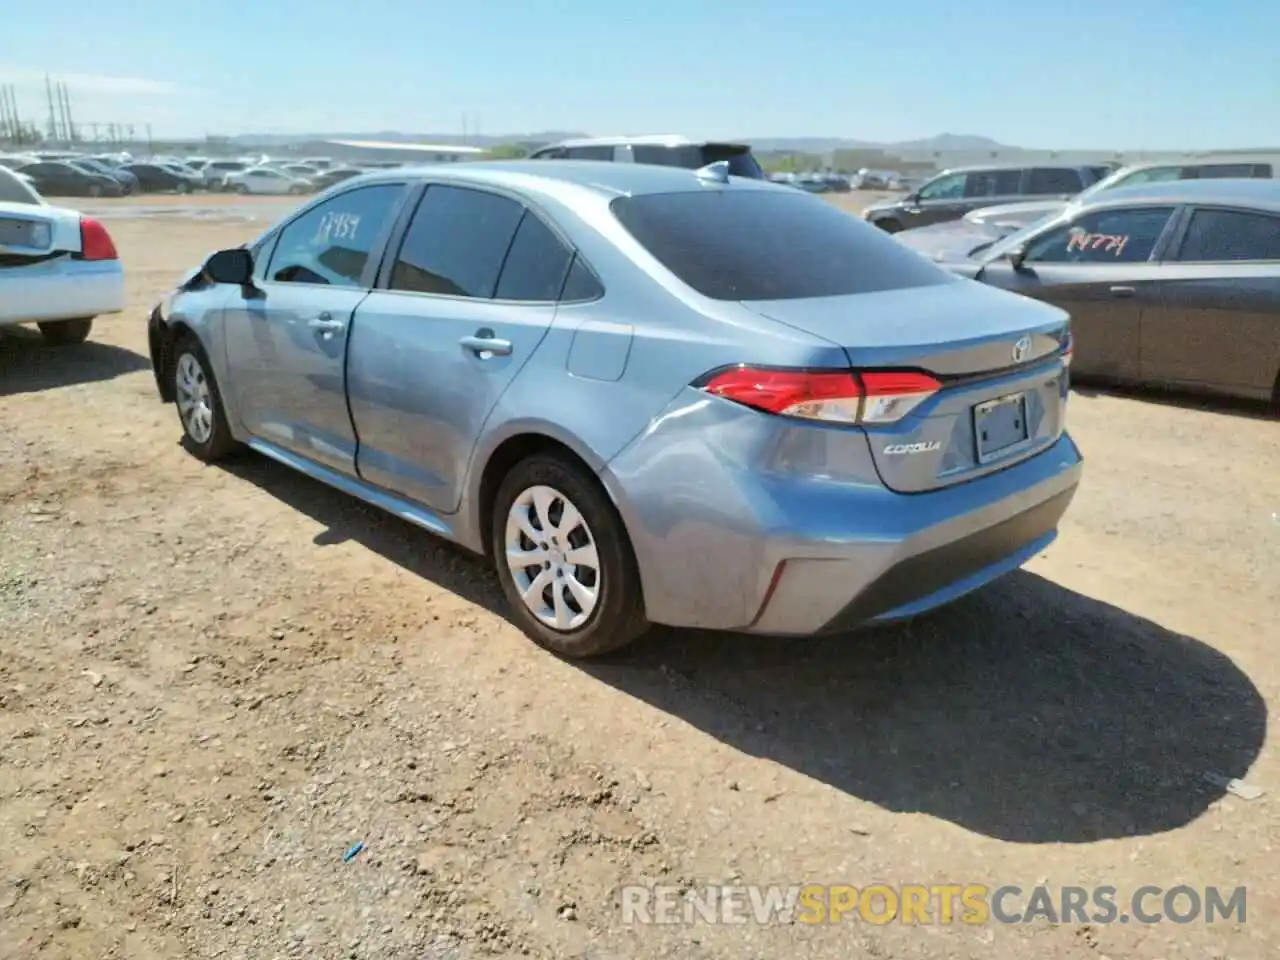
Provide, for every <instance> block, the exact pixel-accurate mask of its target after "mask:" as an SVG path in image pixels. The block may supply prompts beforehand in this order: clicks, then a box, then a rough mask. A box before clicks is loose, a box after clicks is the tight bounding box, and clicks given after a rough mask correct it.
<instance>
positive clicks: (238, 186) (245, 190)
mask: <svg viewBox="0 0 1280 960" xmlns="http://www.w3.org/2000/svg"><path fill="white" fill-rule="evenodd" d="M248 192H249V188H248V187H247V186H245V185H244V184H243V183H237V184H236V193H238V194H240V196H242V197H243V196H244V195H245V194H246V193H248Z"/></svg>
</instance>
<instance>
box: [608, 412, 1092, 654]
mask: <svg viewBox="0 0 1280 960" xmlns="http://www.w3.org/2000/svg"><path fill="white" fill-rule="evenodd" d="M699 418H700V414H699V413H696V412H692V413H690V414H689V415H688V416H687V417H685V418H684V419H685V420H686V421H696V420H698V419H699ZM743 422H744V423H745V421H743ZM688 426H689V428H692V430H691V432H690V433H686V432H685V430H686V429H687V428H682V431H681V432H682V433H684V435H683V436H679V437H677V436H674V435H673V436H669V437H667V438H666V439H665V440H663V441H662V444H663V445H665V449H664V446H663V445H659V446H651V444H650V442H649V441H646V440H644V439H641V440H640V441H639V442H638V443H636V444H634V445H633V446H632V447H631V448H629V449H628V450H627V451H625V452H624V453H623V454H622V455H620V456H619V457H618V458H617V459H616V460H615V461H613V462H612V463H610V464H609V465H608V466H607V467H606V468H605V470H604V471H603V472H602V476H603V479H604V481H605V484H606V486H607V487H608V488H609V490H610V492H611V493H612V494H613V496H614V500H615V502H616V503H617V504H618V508H619V511H620V512H621V513H622V516H623V520H624V522H625V523H626V524H627V529H628V533H629V534H630V536H631V540H632V544H633V547H634V549H635V553H636V558H637V562H638V563H639V566H640V572H641V580H642V584H643V589H644V595H645V608H646V612H647V614H648V616H649V618H650V619H651V620H653V621H654V622H656V623H663V624H668V625H671V626H679V627H695V628H704V629H720V630H739V631H746V632H751V633H763V634H773V635H788V636H810V635H814V634H820V633H831V632H837V631H843V630H847V629H849V628H851V627H853V626H856V625H858V624H862V623H867V622H869V621H880V620H895V619H901V618H906V617H911V616H915V615H917V614H919V613H923V612H925V611H926V610H929V609H932V608H934V607H937V606H940V605H942V604H945V603H948V602H950V601H952V600H954V599H956V598H957V597H960V596H962V595H964V594H965V593H968V592H970V591H971V590H974V589H976V588H978V587H980V586H982V585H984V584H986V583H988V582H990V581H992V580H994V579H996V578H998V577H1000V576H1002V575H1003V574H1006V573H1008V572H1010V571H1012V570H1015V569H1017V568H1018V567H1020V566H1021V565H1022V564H1024V563H1025V562H1027V561H1028V560H1029V559H1031V557H1033V556H1035V554H1037V553H1038V552H1040V551H1041V550H1043V549H1044V548H1045V547H1046V546H1048V545H1049V543H1050V542H1052V540H1053V538H1054V536H1055V535H1056V530H1057V525H1058V521H1059V520H1060V518H1061V517H1062V515H1063V513H1064V512H1065V511H1066V509H1067V508H1068V506H1069V505H1070V503H1071V500H1072V498H1073V497H1074V495H1075V491H1076V488H1077V486H1078V485H1079V482H1080V476H1081V469H1082V463H1081V458H1080V453H1079V451H1078V450H1077V448H1076V446H1075V444H1074V443H1073V442H1072V440H1071V438H1070V437H1069V436H1068V435H1066V434H1065V433H1064V434H1063V435H1062V436H1061V437H1060V438H1059V439H1058V440H1057V441H1056V442H1055V443H1054V444H1053V445H1052V446H1050V447H1049V448H1047V449H1046V450H1044V451H1042V452H1041V453H1039V454H1037V455H1036V456H1033V457H1031V458H1030V459H1028V460H1025V461H1022V462H1021V463H1018V464H1015V465H1013V466H1010V467H1008V468H1006V469H1004V470H1000V471H998V472H996V473H992V474H988V475H986V476H982V477H979V478H977V479H974V480H971V481H968V482H966V483H960V484H956V485H954V486H951V487H946V488H943V489H940V490H935V491H931V492H927V493H917V494H897V493H893V492H891V491H889V490H887V489H885V488H884V486H883V485H881V484H880V483H879V482H878V480H877V479H876V478H875V475H874V471H872V470H871V469H870V468H869V467H861V468H859V467H854V466H848V467H847V472H846V473H845V475H843V476H839V477H838V478H837V479H833V477H834V476H835V474H836V473H837V471H836V469H835V468H834V467H833V469H832V471H831V474H832V475H831V476H827V477H799V476H796V475H787V474H785V473H784V472H780V471H779V470H778V469H774V468H773V467H772V466H770V467H769V468H767V469H765V470H760V469H751V470H740V469H738V467H739V466H740V465H741V462H739V463H735V462H734V461H735V459H737V453H738V452H749V451H751V450H754V451H755V455H757V456H758V451H759V450H760V445H759V441H760V440H761V438H760V437H752V436H749V435H747V434H742V435H740V436H735V433H736V432H737V430H738V425H737V424H735V423H734V422H724V423H719V424H712V423H705V424H700V425H699V424H693V423H690V424H689V425H688ZM662 432H663V431H661V430H659V431H656V432H655V434H654V435H653V436H655V437H656V436H658V435H659V434H661V433H662ZM693 432H696V434H697V437H696V438H695V437H694V436H693V435H691V434H692V433H693ZM767 442H768V446H769V447H770V448H772V449H776V450H777V451H779V454H780V455H781V456H784V457H785V456H787V455H788V454H794V453H795V451H794V450H789V449H788V444H789V443H791V441H790V440H788V439H787V438H785V437H774V438H772V439H769V440H768V441H767ZM777 462H778V463H779V464H782V462H783V461H782V460H781V459H779V460H778V461H777ZM859 472H863V473H864V474H865V478H864V479H859V478H858V477H857V474H858V473H859Z"/></svg>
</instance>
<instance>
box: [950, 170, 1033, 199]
mask: <svg viewBox="0 0 1280 960" xmlns="http://www.w3.org/2000/svg"><path fill="white" fill-rule="evenodd" d="M1021 183H1022V171H1021V170H978V171H975V172H974V173H971V174H969V175H968V176H966V177H965V181H964V195H965V196H966V197H1013V196H1017V194H1018V189H1019V187H1020V185H1021Z"/></svg>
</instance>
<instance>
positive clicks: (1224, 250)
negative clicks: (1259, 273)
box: [1178, 210, 1280, 263]
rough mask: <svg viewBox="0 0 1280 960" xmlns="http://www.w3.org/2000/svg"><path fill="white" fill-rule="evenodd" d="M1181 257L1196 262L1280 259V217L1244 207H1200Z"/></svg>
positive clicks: (1189, 228) (1180, 258)
mask: <svg viewBox="0 0 1280 960" xmlns="http://www.w3.org/2000/svg"><path fill="white" fill-rule="evenodd" d="M1178 259H1179V260H1181V261H1184V262H1192V263H1205V262H1208V263H1215V262H1216V263H1221V262H1226V261H1235V262H1239V261H1242V260H1280V217H1276V216H1270V215H1268V214H1264V213H1246V212H1245V211H1243V210H1197V211H1196V212H1195V213H1193V214H1192V215H1191V222H1190V223H1189V224H1187V234H1186V236H1185V237H1183V240H1182V249H1181V250H1179V251H1178Z"/></svg>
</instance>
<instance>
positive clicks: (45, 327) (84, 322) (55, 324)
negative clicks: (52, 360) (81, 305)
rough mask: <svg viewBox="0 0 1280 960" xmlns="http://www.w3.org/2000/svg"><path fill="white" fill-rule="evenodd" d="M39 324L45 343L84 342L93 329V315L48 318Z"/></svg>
mask: <svg viewBox="0 0 1280 960" xmlns="http://www.w3.org/2000/svg"><path fill="white" fill-rule="evenodd" d="M37 326H38V327H39V328H40V336H42V337H44V342H45V343H53V344H59V345H62V344H68V343H84V342H85V341H86V340H88V339H89V331H90V330H92V329H93V317H81V318H80V319H78V320H47V321H45V322H44V323H39V324H37Z"/></svg>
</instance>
